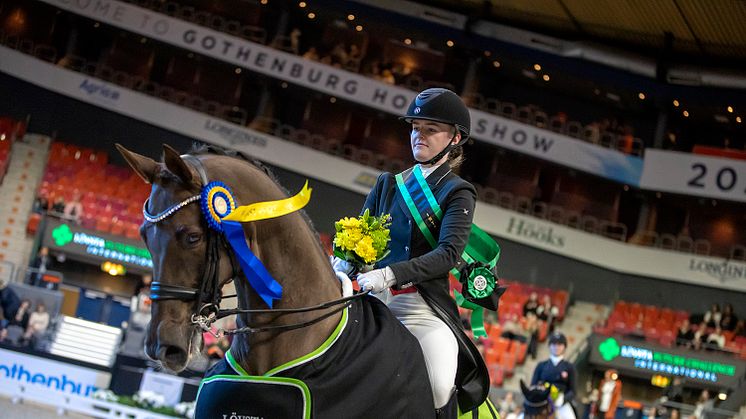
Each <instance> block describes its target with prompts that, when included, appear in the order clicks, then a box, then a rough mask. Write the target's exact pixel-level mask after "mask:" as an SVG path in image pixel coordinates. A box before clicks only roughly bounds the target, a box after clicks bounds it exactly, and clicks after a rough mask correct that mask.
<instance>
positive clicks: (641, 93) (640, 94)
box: [637, 92, 645, 100]
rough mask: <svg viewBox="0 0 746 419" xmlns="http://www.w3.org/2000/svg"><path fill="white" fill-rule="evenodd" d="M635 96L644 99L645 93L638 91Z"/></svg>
mask: <svg viewBox="0 0 746 419" xmlns="http://www.w3.org/2000/svg"><path fill="white" fill-rule="evenodd" d="M637 97H639V98H640V100H645V93H643V92H640V93H638V94H637Z"/></svg>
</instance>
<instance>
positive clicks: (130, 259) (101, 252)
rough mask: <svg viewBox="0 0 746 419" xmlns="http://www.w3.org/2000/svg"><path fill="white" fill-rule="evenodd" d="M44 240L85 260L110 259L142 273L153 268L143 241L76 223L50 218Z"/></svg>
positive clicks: (68, 253) (74, 256) (45, 243)
mask: <svg viewBox="0 0 746 419" xmlns="http://www.w3.org/2000/svg"><path fill="white" fill-rule="evenodd" d="M42 242H43V243H44V245H45V246H47V247H49V248H50V249H53V250H56V251H60V252H64V253H65V254H66V255H68V256H69V257H71V258H73V259H79V260H82V261H84V262H88V263H93V264H96V265H98V264H101V263H103V262H105V261H111V262H115V263H118V264H121V265H122V266H124V267H125V268H127V270H129V271H133V272H140V273H146V272H150V271H152V270H153V260H152V259H151V257H150V253H149V252H148V249H146V248H145V244H144V243H143V242H142V241H139V240H132V239H128V238H126V237H121V236H114V235H111V234H106V233H102V232H100V231H94V230H88V229H86V228H83V227H80V226H79V225H77V224H75V223H70V222H65V221H61V220H57V219H54V218H48V219H47V228H46V229H44V237H43V238H42Z"/></svg>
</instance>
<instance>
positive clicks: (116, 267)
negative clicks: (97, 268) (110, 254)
mask: <svg viewBox="0 0 746 419" xmlns="http://www.w3.org/2000/svg"><path fill="white" fill-rule="evenodd" d="M101 270H102V271H104V272H106V273H108V274H109V275H111V276H119V275H124V274H126V273H127V270H126V269H124V266H122V265H120V264H118V263H113V262H109V261H108V260H107V261H106V262H104V263H102V264H101Z"/></svg>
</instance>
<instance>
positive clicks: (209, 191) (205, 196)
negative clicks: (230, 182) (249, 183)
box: [200, 181, 236, 233]
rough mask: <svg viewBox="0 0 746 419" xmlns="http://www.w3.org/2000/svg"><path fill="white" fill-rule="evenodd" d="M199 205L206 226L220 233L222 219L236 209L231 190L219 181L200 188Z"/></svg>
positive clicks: (221, 230)
mask: <svg viewBox="0 0 746 419" xmlns="http://www.w3.org/2000/svg"><path fill="white" fill-rule="evenodd" d="M200 205H201V206H202V214H204V216H205V219H206V220H207V225H209V226H210V228H212V229H213V230H215V231H218V232H221V233H222V232H223V225H222V219H223V218H224V217H226V216H227V215H228V214H230V213H231V212H233V210H235V209H236V202H235V200H234V199H233V194H232V193H231V190H230V189H229V188H228V186H227V185H226V184H224V183H223V182H219V181H213V182H210V183H208V184H207V185H205V186H204V187H203V188H202V197H201V200H200Z"/></svg>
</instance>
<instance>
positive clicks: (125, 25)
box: [42, 0, 642, 186]
mask: <svg viewBox="0 0 746 419" xmlns="http://www.w3.org/2000/svg"><path fill="white" fill-rule="evenodd" d="M42 1H44V2H46V3H49V4H51V5H53V6H56V7H59V8H61V9H64V10H67V11H70V12H72V13H76V14H79V15H82V16H86V17H89V18H91V19H95V20H99V21H101V22H105V23H107V24H110V25H113V26H116V27H119V28H122V29H125V30H127V31H130V32H134V33H138V34H140V35H144V36H147V37H149V38H153V39H156V40H159V41H162V42H167V43H170V44H172V45H175V46H177V47H180V48H184V49H187V50H191V51H194V52H196V53H199V54H202V55H206V56H209V57H212V58H215V59H218V60H221V61H225V62H228V63H231V64H235V65H237V66H240V67H243V68H246V69H249V70H251V71H255V72H257V73H261V74H264V75H267V76H270V77H273V78H277V79H280V80H284V81H287V82H290V83H294V84H298V85H301V86H304V87H307V88H310V89H314V90H317V91H320V92H324V93H326V94H328V95H332V96H336V97H340V98H343V99H345V100H349V101H351V102H355V103H358V104H361V105H364V106H367V107H371V108H376V109H379V110H382V111H385V112H389V113H392V114H395V115H401V114H403V113H405V112H406V109H407V106H408V105H409V103H410V102H411V101H412V99H414V96H415V92H412V91H410V90H407V89H403V88H401V87H397V86H391V85H389V84H386V83H382V82H379V81H376V80H373V79H370V78H367V77H364V76H361V75H358V74H355V73H351V72H348V71H345V70H341V69H337V68H334V67H331V66H327V65H323V64H320V63H317V62H314V61H309V60H305V59H303V58H302V57H300V56H297V55H294V54H289V53H286V52H283V51H279V50H276V49H273V48H270V47H267V46H264V45H261V44H257V43H254V42H250V41H247V40H245V39H242V38H239V37H235V36H232V35H228V34H225V33H221V32H217V31H214V30H212V29H208V28H205V27H202V26H199V25H195V24H193V23H190V22H186V21H182V20H179V19H175V18H172V17H170V16H167V15H163V14H160V13H156V12H154V11H151V10H148V9H144V8H140V7H137V6H134V5H132V4H128V3H124V2H120V1H116V0H42ZM471 114H472V136H473V137H474V138H476V139H479V140H482V141H485V142H488V143H491V144H495V145H498V146H500V147H504V148H508V149H510V150H514V151H517V152H520V153H525V154H529V155H531V156H534V157H538V158H541V159H545V160H549V161H552V162H555V163H559V164H562V165H565V166H568V167H573V168H575V169H578V170H582V171H585V172H589V173H592V174H595V175H597V176H601V177H606V178H609V179H612V180H615V181H618V182H622V183H626V184H630V185H633V186H636V185H637V184H638V182H639V179H640V172H641V170H642V159H640V158H639V157H634V156H628V155H626V154H624V153H621V152H618V151H615V150H610V149H607V148H603V147H599V146H596V145H593V144H590V143H584V142H582V141H580V140H577V139H573V138H570V137H567V136H564V135H561V134H557V133H555V132H552V131H548V130H543V129H539V128H536V127H534V126H532V125H527V124H522V123H520V122H516V121H513V120H510V119H506V118H501V117H498V116H495V115H492V114H489V113H486V112H482V111H476V110H471Z"/></svg>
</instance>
